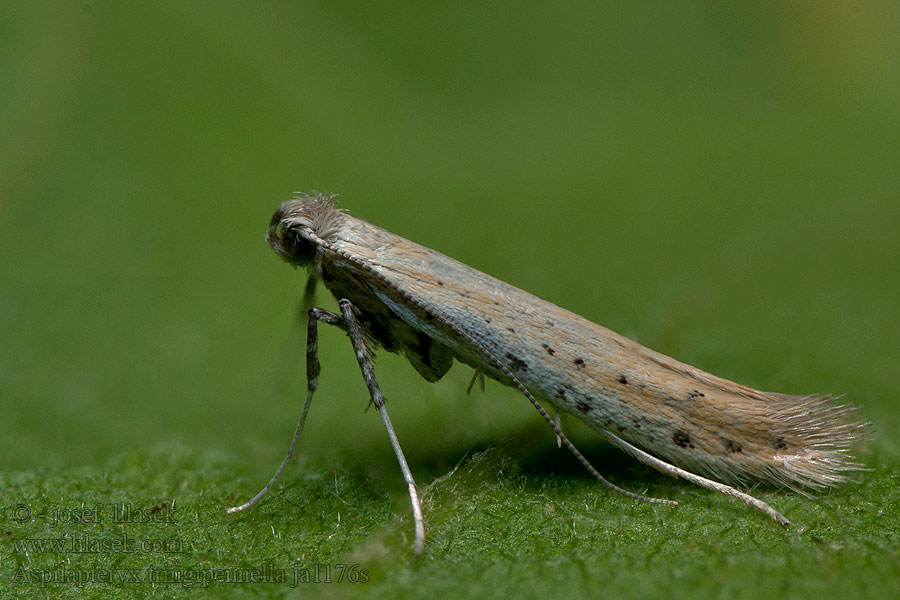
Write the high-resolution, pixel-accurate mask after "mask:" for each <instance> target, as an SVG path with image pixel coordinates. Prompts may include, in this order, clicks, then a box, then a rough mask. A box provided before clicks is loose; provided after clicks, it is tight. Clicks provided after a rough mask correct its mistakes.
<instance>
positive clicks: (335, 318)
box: [225, 308, 342, 515]
mask: <svg viewBox="0 0 900 600" xmlns="http://www.w3.org/2000/svg"><path fill="white" fill-rule="evenodd" d="M307 314H308V315H309V320H308V322H307V325H306V401H305V402H304V403H303V410H302V411H301V412H300V419H299V420H298V421H297V427H296V428H295V429H294V435H293V437H291V445H290V447H289V448H288V451H287V455H286V456H285V457H284V460H282V461H281V464H280V465H279V466H278V469H277V470H276V471H275V474H274V475H272V478H271V479H269V483H267V484H266V485H265V487H264V488H263V489H261V490H259V492H257V494H256V495H255V496H253V497H252V498H251V499H250V500H248V501H246V502H244V503H243V504H241V505H239V506H232V507H231V508H229V509H228V510H226V511H225V512H226V513H228V514H229V515H231V514H234V513H237V512H241V511H245V510H247V509H248V508H252V507H254V506H255V505H256V504H257V503H258V502H259V501H260V500H262V499H263V496H265V495H266V494H268V493H269V491H270V490H271V489H272V487H274V485H275V484H276V483H277V482H278V479H279V478H280V477H281V474H282V473H283V472H284V469H285V468H286V467H287V465H288V463H289V462H291V458H293V456H294V451H295V450H296V449H297V440H299V439H300V434H301V433H302V432H303V425H304V423H306V415H307V413H309V406H310V404H312V398H313V394H314V393H315V392H316V388H318V387H319V328H318V322H319V321H323V322H325V323H328V324H329V325H338V324H340V323H341V322H342V319H341V317H340V315H336V314H334V313H333V312H329V311H327V310H324V309H321V308H310V309H309V310H308V311H307Z"/></svg>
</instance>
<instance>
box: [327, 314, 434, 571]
mask: <svg viewBox="0 0 900 600" xmlns="http://www.w3.org/2000/svg"><path fill="white" fill-rule="evenodd" d="M338 305H339V306H340V307H341V314H342V315H343V317H344V323H345V324H346V325H347V333H348V334H349V336H350V342H351V343H352V344H353V350H354V351H355V353H356V362H358V363H359V369H360V371H362V376H363V379H364V380H365V382H366V387H368V388H369V395H370V396H371V399H372V404H374V405H375V408H376V409H377V410H378V414H380V415H381V420H382V421H383V422H384V427H385V429H387V433H388V437H389V438H390V440H391V446H392V447H393V448H394V454H395V455H396V456H397V462H398V463H399V464H400V471H401V472H402V473H403V479H405V480H406V486H407V488H408V489H409V500H410V502H411V503H412V510H413V521H414V522H415V528H416V539H415V543H414V545H413V553H414V554H415V555H416V556H422V552H423V551H424V550H425V519H424V518H423V516H422V505H421V503H420V502H419V494H418V492H417V491H416V482H415V480H414V479H413V476H412V472H411V471H410V470H409V465H408V464H407V462H406V457H405V456H403V449H402V448H401V447H400V441H399V440H398V439H397V434H396V433H394V426H393V425H392V424H391V419H390V417H388V413H387V408H385V406H384V395H383V394H382V393H381V388H380V387H378V381H376V379H375V369H374V367H373V366H372V360H371V358H370V357H369V351H368V349H367V348H366V342H365V339H364V337H363V332H362V328H361V327H360V325H359V321H357V319H356V315H354V314H353V304H352V303H351V302H350V301H349V300H347V299H346V298H344V299H341V300H340V301H339V302H338Z"/></svg>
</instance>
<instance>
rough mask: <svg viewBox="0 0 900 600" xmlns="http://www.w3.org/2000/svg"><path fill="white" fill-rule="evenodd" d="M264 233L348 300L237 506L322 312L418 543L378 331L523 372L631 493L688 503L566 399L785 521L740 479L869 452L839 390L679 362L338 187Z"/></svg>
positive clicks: (797, 473)
mask: <svg viewBox="0 0 900 600" xmlns="http://www.w3.org/2000/svg"><path fill="white" fill-rule="evenodd" d="M266 241H267V242H268V243H269V245H270V246H271V247H272V249H273V250H274V251H275V252H276V253H277V254H278V256H280V257H281V258H283V259H284V260H286V261H287V262H289V263H290V264H292V265H294V266H295V267H297V266H302V267H309V269H310V280H309V283H308V285H307V299H309V298H310V297H311V294H312V291H313V290H314V288H315V285H316V282H317V280H321V281H322V282H323V283H324V284H325V287H327V288H328V289H329V290H330V291H331V293H332V294H334V296H335V298H337V299H338V305H339V306H340V314H338V313H334V312H330V311H327V310H325V309H322V308H310V309H309V310H308V315H309V321H308V330H307V349H306V357H307V395H306V401H305V403H304V406H303V410H302V412H301V415H300V420H299V421H298V423H297V427H296V429H295V431H294V435H293V438H292V440H291V444H290V448H289V450H288V453H287V456H285V458H284V460H283V461H282V463H281V465H280V466H279V467H278V469H277V471H276V472H275V475H274V476H273V477H272V478H271V480H270V481H269V483H268V484H267V485H266V486H265V487H264V488H263V489H262V490H261V491H260V492H259V493H258V494H257V495H256V496H255V497H253V498H252V499H251V500H249V501H248V502H246V503H244V504H242V505H240V506H235V507H232V508H230V509H228V512H229V513H235V512H239V511H243V510H245V509H247V508H250V507H251V506H253V505H254V504H256V503H257V502H258V501H259V500H260V499H261V498H262V497H263V496H264V495H265V494H266V493H267V492H268V491H269V490H270V489H271V488H272V486H274V485H275V482H276V481H277V479H278V477H279V476H280V475H281V473H282V472H283V471H284V468H285V467H286V466H287V464H288V461H289V460H290V459H291V457H292V456H293V453H294V450H295V448H296V444H297V440H298V438H299V436H300V433H301V431H302V429H303V424H304V422H305V421H306V416H307V413H308V411H309V407H310V403H311V401H312V396H313V393H314V392H315V390H316V388H317V387H318V376H319V360H318V328H317V325H318V323H319V322H320V321H321V322H323V323H326V324H328V325H337V326H339V327H341V328H343V329H344V330H346V331H347V333H348V336H349V338H350V342H351V343H352V345H353V348H354V350H355V353H356V359H357V362H358V363H359V367H360V369H361V371H362V376H363V379H364V380H365V382H366V385H367V387H368V389H369V393H370V396H371V400H370V402H371V404H374V405H375V408H376V409H377V410H378V412H379V414H380V416H381V418H382V420H383V421H384V425H385V427H386V428H387V432H388V436H389V438H390V441H391V445H392V446H393V449H394V452H395V454H396V456H397V460H398V462H399V464H400V469H401V471H402V473H403V476H404V478H405V480H406V484H407V487H408V488H409V496H410V500H411V503H412V508H413V517H414V523H415V542H414V552H415V554H416V555H417V556H418V555H421V554H422V552H423V549H424V544H425V526H424V520H423V517H422V509H421V506H420V503H419V498H418V493H417V490H416V484H415V481H414V479H413V476H412V473H411V472H410V469H409V466H408V465H407V462H406V459H405V457H404V455H403V451H402V449H401V448H400V443H399V441H398V439H397V436H396V434H395V433H394V429H393V427H392V425H391V421H390V418H389V417H388V413H387V410H386V407H385V403H384V397H383V395H382V393H381V390H380V388H379V386H378V382H377V381H376V379H375V372H374V368H373V364H372V350H373V349H374V348H375V347H376V346H378V347H381V348H383V349H385V350H387V351H389V352H397V353H402V354H403V355H404V356H406V358H407V359H408V360H409V362H410V363H411V364H412V366H413V368H415V370H416V371H418V373H419V374H420V375H421V376H422V377H424V378H425V379H426V380H428V381H430V382H434V381H437V380H438V379H440V378H441V377H443V376H444V374H446V373H447V371H448V370H449V369H450V366H451V365H452V363H453V360H454V359H456V360H457V361H460V362H462V363H465V364H467V365H469V366H471V367H472V368H474V369H475V375H477V376H480V375H487V376H488V377H490V378H492V379H495V380H497V381H499V382H501V383H503V384H506V385H509V386H513V387H516V388H518V389H519V391H521V393H522V394H523V395H524V396H525V397H526V398H527V399H528V400H529V401H530V402H531V404H532V405H533V406H534V407H535V408H536V409H537V410H538V412H539V413H540V414H541V416H542V417H543V418H544V419H545V420H546V421H547V423H548V424H549V425H550V427H551V428H552V429H553V431H554V432H555V433H556V436H557V439H558V441H559V442H560V443H561V444H564V445H565V446H566V447H567V448H568V449H569V450H570V451H571V452H572V453H573V454H574V455H575V456H576V457H577V458H578V460H579V461H580V462H581V463H582V464H584V466H585V467H586V468H587V469H588V470H589V471H590V472H591V474H592V475H593V476H594V477H596V478H597V480H598V481H600V482H601V483H603V484H604V485H605V486H607V487H608V488H610V489H612V490H614V491H616V492H618V493H620V494H623V495H625V496H627V497H629V498H634V499H639V500H644V501H647V502H654V503H661V504H676V502H674V501H672V500H663V499H659V498H650V497H646V496H642V495H640V494H636V493H633V492H629V491H627V490H624V489H622V488H620V487H618V486H616V485H614V484H613V483H611V482H609V481H607V480H606V479H605V478H604V477H603V476H602V475H601V474H600V473H599V472H598V471H597V470H596V469H595V468H594V467H593V466H592V465H591V464H590V463H589V462H588V460H587V459H586V458H585V457H584V456H583V455H582V454H581V453H580V452H579V451H578V449H577V448H575V446H574V445H573V444H572V443H571V442H570V441H569V439H568V438H567V437H566V435H565V433H564V432H563V431H562V429H561V427H560V424H559V420H558V414H559V413H569V414H572V415H574V416H575V417H577V418H578V419H581V420H582V421H584V422H585V423H587V424H588V425H590V426H591V427H592V428H593V429H595V430H596V431H597V432H598V433H600V435H602V436H603V437H604V438H605V439H606V440H608V441H609V442H610V443H612V444H613V445H614V446H617V447H619V448H621V449H622V450H624V451H625V452H627V453H628V454H630V455H632V456H633V457H634V458H636V459H637V460H639V461H641V462H643V463H645V464H647V465H650V466H651V467H654V468H656V469H658V470H660V471H662V472H663V473H666V474H667V475H671V476H673V477H680V478H682V479H685V480H687V481H690V482H692V483H695V484H697V485H700V486H702V487H705V488H708V489H711V490H715V491H717V492H721V493H723V494H727V495H729V496H732V497H734V498H738V499H740V500H742V501H743V502H745V503H747V504H748V505H750V506H753V507H755V508H757V509H759V510H761V511H763V512H765V513H766V514H768V515H769V516H770V517H772V518H773V519H775V520H776V521H777V522H778V523H781V524H783V525H787V524H788V523H789V522H788V520H787V519H786V518H785V517H784V516H782V515H781V514H780V513H778V512H777V511H776V510H775V509H773V508H772V507H771V506H769V505H768V504H766V503H765V502H762V501H761V500H759V499H757V498H754V497H753V496H751V495H749V494H747V493H746V492H743V491H741V490H739V489H737V488H735V487H732V485H729V484H734V485H738V486H746V485H748V484H750V483H753V482H759V481H765V482H771V483H774V484H777V485H781V486H784V487H787V488H790V489H791V490H794V491H796V492H799V493H801V494H806V495H808V493H809V492H808V491H807V490H812V491H815V490H822V489H824V488H827V487H830V486H834V485H837V484H839V483H841V482H844V481H846V480H847V476H846V474H845V473H846V472H848V471H852V470H856V469H860V468H862V465H860V464H859V463H857V462H854V461H853V458H852V457H851V456H850V448H851V446H852V445H853V444H854V442H856V441H857V440H859V439H860V438H861V437H863V435H864V433H865V431H866V428H867V425H866V424H865V423H863V422H860V421H857V420H854V419H853V418H852V417H853V411H854V409H853V408H852V407H849V406H843V405H836V404H833V403H832V402H831V398H830V397H829V396H792V395H788V394H777V393H771V392H761V391H758V390H755V389H752V388H749V387H746V386H743V385H740V384H737V383H734V382H732V381H728V380H726V379H722V378H721V377H716V376H715V375H711V374H709V373H706V372H704V371H702V370H700V369H697V368H695V367H691V366H689V365H686V364H684V363H681V362H678V361H677V360H675V359H672V358H669V357H668V356H664V355H662V354H660V353H658V352H654V351H653V350H650V349H648V348H645V347H644V346H641V345H640V344H638V343H636V342H634V341H632V340H630V339H628V338H625V337H623V336H621V335H619V334H617V333H615V332H613V331H610V330H609V329H606V328H605V327H601V326H600V325H597V324H595V323H592V322H591V321H588V320H587V319H585V318H583V317H580V316H578V315H576V314H574V313H571V312H569V311H567V310H565V309H562V308H559V307H558V306H555V305H553V304H551V303H550V302H547V301H545V300H541V299H540V298H538V297H536V296H533V295H531V294H529V293H527V292H524V291H522V290H520V289H518V288H516V287H513V286H511V285H509V284H507V283H504V282H502V281H500V280H498V279H494V278H493V277H491V276H489V275H485V274H484V273H481V272H479V271H477V270H475V269H473V268H471V267H468V266H466V265H464V264H462V263H460V262H457V261H455V260H453V259H452V258H449V257H447V256H444V255H443V254H441V253H439V252H436V251H434V250H430V249H428V248H425V247H424V246H420V245H418V244H415V243H413V242H410V241H409V240H406V239H404V238H402V237H400V236H397V235H394V234H393V233H391V232H389V231H387V230H385V229H382V228H380V227H376V226H375V225H372V224H370V223H367V222H366V221H363V220H362V219H358V218H356V217H353V216H350V215H348V214H346V213H345V212H343V211H342V210H338V209H337V208H335V206H334V197H333V196H326V195H321V194H319V195H300V196H297V197H296V198H295V199H293V200H290V201H288V202H284V203H282V204H281V206H280V207H279V208H278V210H277V211H276V212H275V215H274V216H273V217H272V220H271V222H270V223H269V228H268V232H267V234H266ZM308 305H309V303H307V306H308ZM473 382H474V378H473ZM542 402H543V403H546V404H548V405H550V406H551V407H552V408H553V409H554V410H555V411H556V412H557V415H556V416H557V418H554V417H552V416H551V415H550V413H549V412H548V411H547V410H546V409H545V408H544V406H543V405H542V404H541V403H542Z"/></svg>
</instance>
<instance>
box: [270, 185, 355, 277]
mask: <svg viewBox="0 0 900 600" xmlns="http://www.w3.org/2000/svg"><path fill="white" fill-rule="evenodd" d="M341 214H342V213H341V212H340V211H338V210H337V209H336V208H334V196H333V195H323V194H314V195H307V194H303V195H298V196H296V197H295V198H294V199H293V200H288V201H287V202H282V203H281V206H279V207H278V210H276V211H275V214H274V215H272V220H271V221H269V229H268V231H267V232H266V241H267V242H268V243H269V246H271V247H272V250H274V251H275V253H276V254H278V256H280V257H281V258H283V259H284V260H286V261H287V262H289V263H291V264H292V265H294V266H298V267H305V266H308V265H310V264H312V262H313V260H314V259H315V257H316V251H317V249H318V248H319V246H320V245H321V244H322V242H323V240H324V239H325V238H327V237H328V236H330V235H331V234H332V233H333V232H334V229H335V225H336V223H337V219H339V218H340V216H341Z"/></svg>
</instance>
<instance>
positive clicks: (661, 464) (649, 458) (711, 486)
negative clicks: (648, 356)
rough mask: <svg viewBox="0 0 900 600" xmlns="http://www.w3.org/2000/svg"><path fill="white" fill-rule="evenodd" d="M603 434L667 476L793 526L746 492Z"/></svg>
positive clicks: (608, 433)
mask: <svg viewBox="0 0 900 600" xmlns="http://www.w3.org/2000/svg"><path fill="white" fill-rule="evenodd" d="M603 434H604V436H605V437H606V439H608V440H609V441H610V442H612V444H613V445H615V446H618V447H619V448H620V449H622V450H624V451H625V452H627V453H628V454H630V455H632V456H633V457H635V458H636V459H638V460H639V461H641V462H642V463H644V464H645V465H649V466H651V467H653V468H654V469H656V470H658V471H660V472H662V473H665V474H666V475H670V476H672V477H676V478H677V477H680V478H682V479H685V480H687V481H690V482H691V483H693V484H696V485H699V486H700V487H705V488H706V489H708V490H713V491H714V492H719V493H720V494H725V495H726V496H731V497H732V498H737V499H738V500H741V501H743V502H745V503H747V504H748V505H750V506H752V507H753V508H758V509H759V510H761V511H763V512H764V513H766V514H767V515H769V516H770V517H772V518H773V519H774V520H775V521H777V522H778V523H780V524H782V525H790V524H791V522H790V521H788V520H787V518H785V516H784V515H782V514H781V513H780V512H778V511H777V510H775V509H774V508H772V507H771V506H769V505H768V504H766V503H765V502H763V501H762V500H760V499H758V498H755V497H753V496H751V495H750V494H747V493H746V492H742V491H740V490H738V489H736V488H733V487H731V486H730V485H725V484H724V483H719V482H718V481H713V480H712V479H707V478H706V477H701V476H700V475H697V474H695V473H691V472H690V471H685V470H684V469H682V468H680V467H676V466H675V465H671V464H669V463H667V462H666V461H664V460H661V459H659V458H656V457H655V456H653V455H652V454H649V453H647V452H644V451H643V450H641V449H640V448H636V447H634V446H632V445H631V444H629V443H628V442H626V441H625V440H623V439H622V438H620V437H619V436H617V435H615V434H614V433H611V432H609V431H604V432H603Z"/></svg>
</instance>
